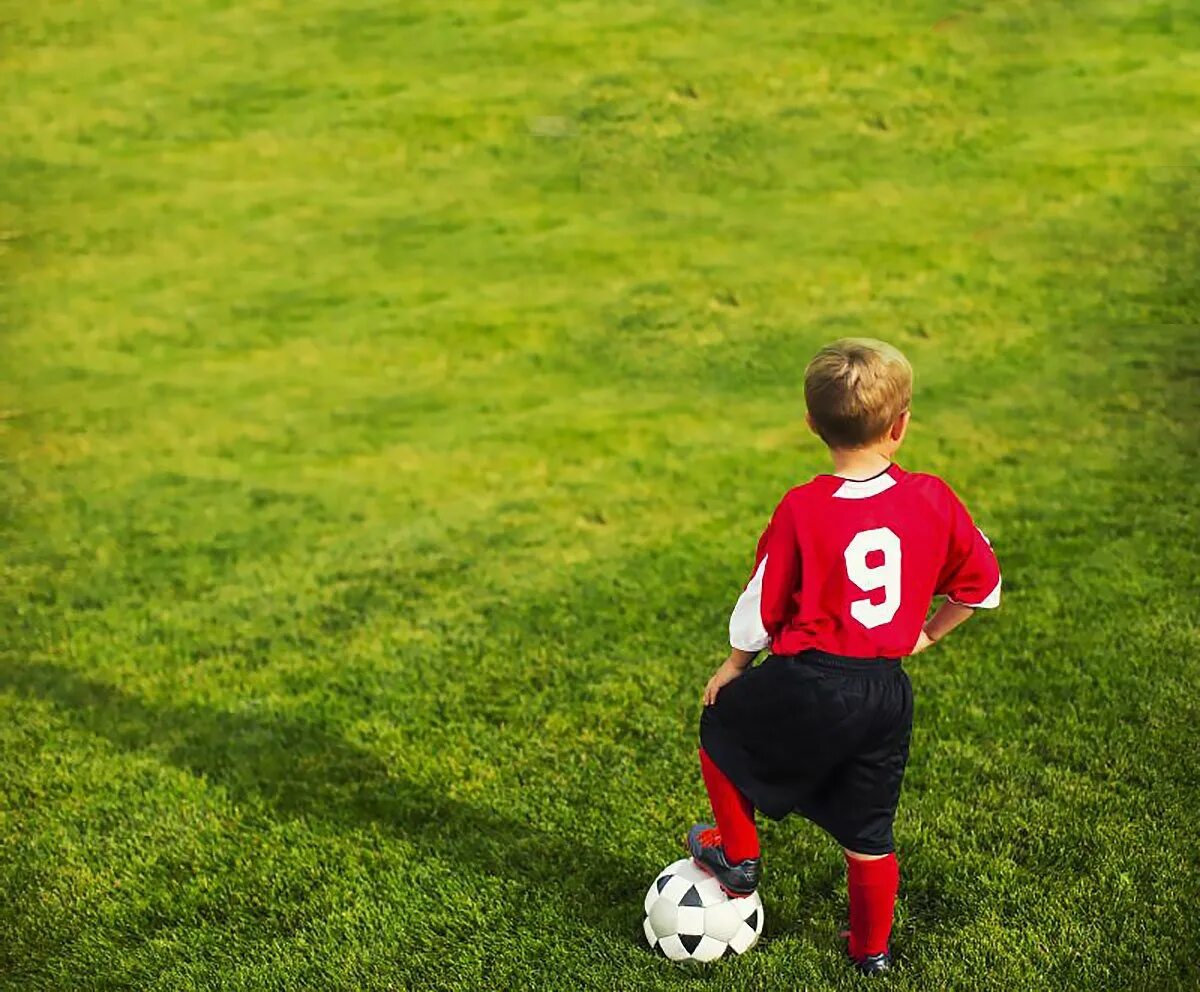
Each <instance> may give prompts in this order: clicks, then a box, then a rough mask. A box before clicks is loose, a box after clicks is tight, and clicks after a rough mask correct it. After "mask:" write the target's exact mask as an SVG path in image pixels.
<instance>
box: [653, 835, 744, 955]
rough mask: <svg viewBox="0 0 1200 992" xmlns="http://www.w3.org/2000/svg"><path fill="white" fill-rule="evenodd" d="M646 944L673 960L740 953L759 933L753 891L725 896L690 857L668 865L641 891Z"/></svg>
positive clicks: (718, 885) (717, 884)
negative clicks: (644, 915)
mask: <svg viewBox="0 0 1200 992" xmlns="http://www.w3.org/2000/svg"><path fill="white" fill-rule="evenodd" d="M642 929H643V930H644V931H645V933H646V940H648V941H649V942H650V946H651V947H652V948H654V949H656V950H660V951H662V952H663V954H665V955H666V956H667V957H669V958H670V959H671V960H672V961H715V960H716V959H717V958H719V957H723V956H725V955H727V954H728V955H733V954H745V953H746V951H748V950H750V948H752V947H753V946H754V945H755V944H756V943H758V938H759V937H760V936H761V935H762V929H763V904H762V899H760V898H759V896H758V893H757V892H755V893H753V894H752V895H748V896H745V897H743V898H730V897H729V896H727V895H726V894H725V890H724V889H722V888H721V886H720V883H719V882H717V880H716V879H715V878H713V877H712V875H710V874H709V873H708V872H706V871H705V870H704V869H703V868H701V867H699V866H698V865H697V864H696V862H694V861H693V860H692V859H691V858H682V859H680V860H679V861H676V862H675V863H674V864H671V865H667V867H666V868H664V869H663V870H662V871H661V872H660V873H659V875H658V878H656V879H655V880H654V884H653V885H651V886H650V891H649V892H647V893H646V919H645V920H644V921H643V923H642Z"/></svg>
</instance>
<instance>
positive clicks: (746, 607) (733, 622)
mask: <svg viewBox="0 0 1200 992" xmlns="http://www.w3.org/2000/svg"><path fill="white" fill-rule="evenodd" d="M766 570H767V556H766V555H763V560H762V561H761V562H760V563H759V566H758V569H757V570H756V571H755V573H754V578H752V579H751V580H750V584H749V585H748V586H746V589H745V591H744V592H743V593H742V594H741V595H740V596H739V597H738V601H737V605H736V606H734V608H733V614H732V615H731V616H730V618H729V644H730V646H731V647H735V648H737V649H738V650H739V651H755V652H757V651H763V650H765V649H766V648H768V647H769V646H770V644H771V637H770V635H769V634H768V633H767V629H766V628H765V627H764V626H763V622H762V584H763V573H764V572H765V571H766Z"/></svg>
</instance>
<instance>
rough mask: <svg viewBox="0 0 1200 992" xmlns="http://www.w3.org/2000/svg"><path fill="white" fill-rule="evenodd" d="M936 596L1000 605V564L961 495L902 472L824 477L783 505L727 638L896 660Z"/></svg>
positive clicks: (787, 649)
mask: <svg viewBox="0 0 1200 992" xmlns="http://www.w3.org/2000/svg"><path fill="white" fill-rule="evenodd" d="M934 596H948V597H949V598H950V599H951V600H952V601H953V602H956V603H961V604H962V605H964V606H971V607H985V608H987V607H995V606H999V605H1000V566H999V564H998V563H997V562H996V556H995V554H993V552H992V547H991V544H990V543H989V542H988V539H987V538H986V537H984V535H983V532H982V531H981V530H979V528H978V527H976V526H975V524H974V522H973V521H972V520H971V515H970V514H969V513H967V510H966V507H964V506H963V505H962V503H961V502H960V501H959V499H958V497H957V496H956V495H954V491H953V490H952V489H951V488H950V487H949V486H948V485H946V483H945V482H943V481H942V480H941V479H939V478H938V477H937V476H934V475H924V474H921V473H918V472H905V471H904V470H903V469H902V468H900V466H898V465H891V466H889V467H888V468H887V469H885V470H884V471H883V472H881V473H879V475H876V476H873V477H872V478H870V479H863V480H849V479H843V478H840V477H839V476H836V475H818V476H817V477H816V478H815V479H813V480H812V481H811V482H807V483H805V484H804V485H802V486H797V487H796V488H795V489H793V490H791V491H790V492H788V493H787V495H785V496H784V497H783V500H782V501H781V502H780V504H779V506H778V507H777V508H776V509H775V513H774V515H773V516H772V517H771V522H770V524H768V525H767V529H766V530H765V531H764V532H763V535H762V537H761V538H760V540H759V542H758V554H757V556H756V557H755V561H754V573H753V575H752V576H751V579H750V582H749V584H748V585H747V586H746V588H745V591H744V592H743V593H742V595H741V598H740V599H738V602H737V606H736V607H734V610H733V616H732V617H730V620H729V640H730V643H731V644H732V645H733V646H734V647H735V648H740V649H741V650H743V651H755V652H757V651H762V650H763V649H765V648H768V647H769V648H770V649H771V651H772V652H773V653H774V654H798V653H799V652H801V651H803V650H805V649H806V648H816V649H817V650H820V651H828V652H829V653H831V654H840V655H846V656H848V657H851V658H899V657H903V656H904V655H907V654H908V653H909V652H911V651H912V649H913V646H914V645H915V644H916V643H917V637H918V635H919V634H920V633H921V627H922V625H923V624H924V622H925V617H926V614H927V613H928V611H929V604H930V603H931V602H932V600H933V597H934Z"/></svg>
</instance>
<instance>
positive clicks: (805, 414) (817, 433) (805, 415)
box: [804, 410, 821, 437]
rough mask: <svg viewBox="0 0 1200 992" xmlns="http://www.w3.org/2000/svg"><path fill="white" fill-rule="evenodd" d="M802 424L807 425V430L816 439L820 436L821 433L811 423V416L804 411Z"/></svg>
mask: <svg viewBox="0 0 1200 992" xmlns="http://www.w3.org/2000/svg"><path fill="white" fill-rule="evenodd" d="M804 422H805V423H806V424H808V429H809V430H810V431H812V432H813V433H814V434H816V435H817V437H820V436H821V432H820V431H818V430H817V425H816V424H814V423H813V419H812V414H811V413H809V412H808V411H807V410H805V411H804Z"/></svg>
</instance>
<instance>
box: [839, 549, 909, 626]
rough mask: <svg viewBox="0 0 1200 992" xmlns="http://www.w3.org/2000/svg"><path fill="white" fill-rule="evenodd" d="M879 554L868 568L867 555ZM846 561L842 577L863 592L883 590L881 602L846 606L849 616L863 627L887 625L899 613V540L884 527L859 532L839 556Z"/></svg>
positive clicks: (863, 602)
mask: <svg viewBox="0 0 1200 992" xmlns="http://www.w3.org/2000/svg"><path fill="white" fill-rule="evenodd" d="M872 551H879V552H882V553H883V560H882V561H881V562H880V563H879V564H878V565H868V564H867V555H868V554H870V553H871V552H872ZM842 557H843V558H845V559H846V574H847V575H848V576H849V577H850V581H851V582H853V583H854V584H855V585H856V586H858V588H859V589H861V590H862V591H863V592H873V591H874V590H876V589H882V590H883V602H881V603H872V602H871V600H870V599H856V600H854V601H853V602H852V603H851V604H850V615H851V616H852V617H854V619H855V620H857V621H858V622H859V623H861V624H862V625H863V626H864V627H879V626H881V625H882V624H885V623H887V622H888V621H889V620H891V619H892V617H894V616H895V615H896V611H897V610H898V609H900V538H898V537H897V536H896V535H895V533H893V532H892V531H891V530H890V529H888V528H887V527H876V528H875V529H874V530H862V531H859V532H858V533H857V534H855V535H854V539H853V540H852V541H851V542H850V543H849V544H847V545H846V550H845V551H844V552H842Z"/></svg>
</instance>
